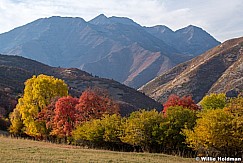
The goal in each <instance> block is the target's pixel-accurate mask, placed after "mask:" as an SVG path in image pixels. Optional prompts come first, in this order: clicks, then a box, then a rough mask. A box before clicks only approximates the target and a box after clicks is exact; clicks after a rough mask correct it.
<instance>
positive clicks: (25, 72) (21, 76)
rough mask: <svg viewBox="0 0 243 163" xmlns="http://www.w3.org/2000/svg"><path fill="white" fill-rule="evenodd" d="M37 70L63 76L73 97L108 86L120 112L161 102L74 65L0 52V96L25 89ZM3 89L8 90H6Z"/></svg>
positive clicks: (10, 94) (107, 88)
mask: <svg viewBox="0 0 243 163" xmlns="http://www.w3.org/2000/svg"><path fill="white" fill-rule="evenodd" d="M39 74H46V75H50V76H54V77H57V78H60V79H63V80H64V81H65V82H66V83H67V84H68V86H69V93H70V94H71V95H72V96H75V97H79V96H80V95H81V93H82V92H83V91H84V90H85V89H87V88H95V89H96V88H101V89H104V90H107V91H108V93H109V95H110V96H111V98H113V99H114V100H115V101H116V102H118V104H119V105H120V106H121V114H122V115H123V116H125V115H127V114H129V113H131V112H132V111H135V110H138V109H141V108H144V109H153V108H157V109H158V110H161V108H162V106H161V104H159V103H158V102H156V101H154V100H152V99H151V98H149V97H147V96H145V95H144V94H142V93H141V92H138V91H136V90H135V89H132V88H129V87H127V86H125V85H123V84H120V83H118V82H116V81H114V80H110V79H105V78H99V77H96V76H92V75H91V74H89V73H87V72H85V71H82V70H79V69H77V68H58V67H50V66H48V65H45V64H42V63H40V62H37V61H34V60H30V59H26V58H24V57H20V56H8V55H1V54H0V96H11V97H15V98H17V97H18V96H21V94H22V93H23V89H24V82H25V81H26V80H27V79H29V78H31V77H32V76H33V75H39ZM5 90H8V92H6V91H5ZM4 92H5V93H4ZM134 98H135V99H136V100H135V99H134ZM12 109H13V108H12Z"/></svg>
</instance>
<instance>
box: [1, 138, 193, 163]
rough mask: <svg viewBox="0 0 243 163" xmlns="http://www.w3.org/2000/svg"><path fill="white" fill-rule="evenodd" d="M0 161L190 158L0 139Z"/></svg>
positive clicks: (141, 162) (147, 162)
mask: <svg viewBox="0 0 243 163" xmlns="http://www.w3.org/2000/svg"><path fill="white" fill-rule="evenodd" d="M0 159H1V160H0V162H8V163H9V162H72V163H73V162H78V163H87V162H90V163H91V162H92V163H97V162H102V163H105V162H122V163H124V162H127V163H130V162H131V163H136V162H137V163H151V162H161V163H163V162H165V163H175V162H180V163H188V162H196V161H195V160H194V159H188V158H181V157H176V156H169V155H164V154H150V153H126V152H112V151H105V150H93V149H82V148H79V147H76V146H69V145H58V144H52V143H46V142H38V141H31V140H24V139H13V138H6V137H1V136H0Z"/></svg>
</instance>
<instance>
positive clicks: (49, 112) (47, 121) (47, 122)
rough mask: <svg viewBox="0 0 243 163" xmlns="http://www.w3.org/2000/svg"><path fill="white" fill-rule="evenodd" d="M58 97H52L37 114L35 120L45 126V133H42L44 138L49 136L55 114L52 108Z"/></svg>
mask: <svg viewBox="0 0 243 163" xmlns="http://www.w3.org/2000/svg"><path fill="white" fill-rule="evenodd" d="M58 99H59V97H55V98H53V99H52V100H51V103H50V104H49V105H48V106H47V107H45V108H43V109H42V110H41V111H40V112H39V113H38V115H37V120H38V121H39V122H40V123H42V124H43V125H44V126H45V127H46V133H45V134H43V137H44V138H46V137H49V136H50V133H51V131H52V130H53V127H54V116H55V112H54V110H55V107H56V102H57V100H58Z"/></svg>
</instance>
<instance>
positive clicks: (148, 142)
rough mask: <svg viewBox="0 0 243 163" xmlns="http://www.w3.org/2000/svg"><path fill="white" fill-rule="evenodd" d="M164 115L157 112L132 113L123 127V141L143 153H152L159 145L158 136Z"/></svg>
mask: <svg viewBox="0 0 243 163" xmlns="http://www.w3.org/2000/svg"><path fill="white" fill-rule="evenodd" d="M162 121H163V119H162V114H161V113H159V112H158V111H156V110H151V111H146V110H140V111H135V112H133V113H131V115H130V116H129V117H128V118H127V119H126V122H124V125H123V130H124V131H123V135H122V136H121V140H122V142H124V143H127V144H130V145H132V146H140V147H141V148H142V150H143V151H151V150H153V148H154V146H155V145H156V144H157V135H158V129H159V125H160V123H161V122H162Z"/></svg>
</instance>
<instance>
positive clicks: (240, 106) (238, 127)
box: [184, 97, 243, 156]
mask: <svg viewBox="0 0 243 163" xmlns="http://www.w3.org/2000/svg"><path fill="white" fill-rule="evenodd" d="M184 133H185V135H186V137H187V138H186V142H187V143H188V144H190V146H191V147H192V148H194V149H195V150H203V151H204V152H212V151H216V152H218V153H220V154H221V156H240V155H241V152H242V151H243V141H242V140H243V136H242V135H243V98H242V97H238V98H235V99H232V100H231V101H230V103H229V104H228V105H227V106H226V107H225V108H223V109H221V108H218V109H209V110H206V111H204V112H202V113H201V114H200V118H199V119H198V120H197V123H196V126H195V127H194V129H193V130H185V131H184Z"/></svg>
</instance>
